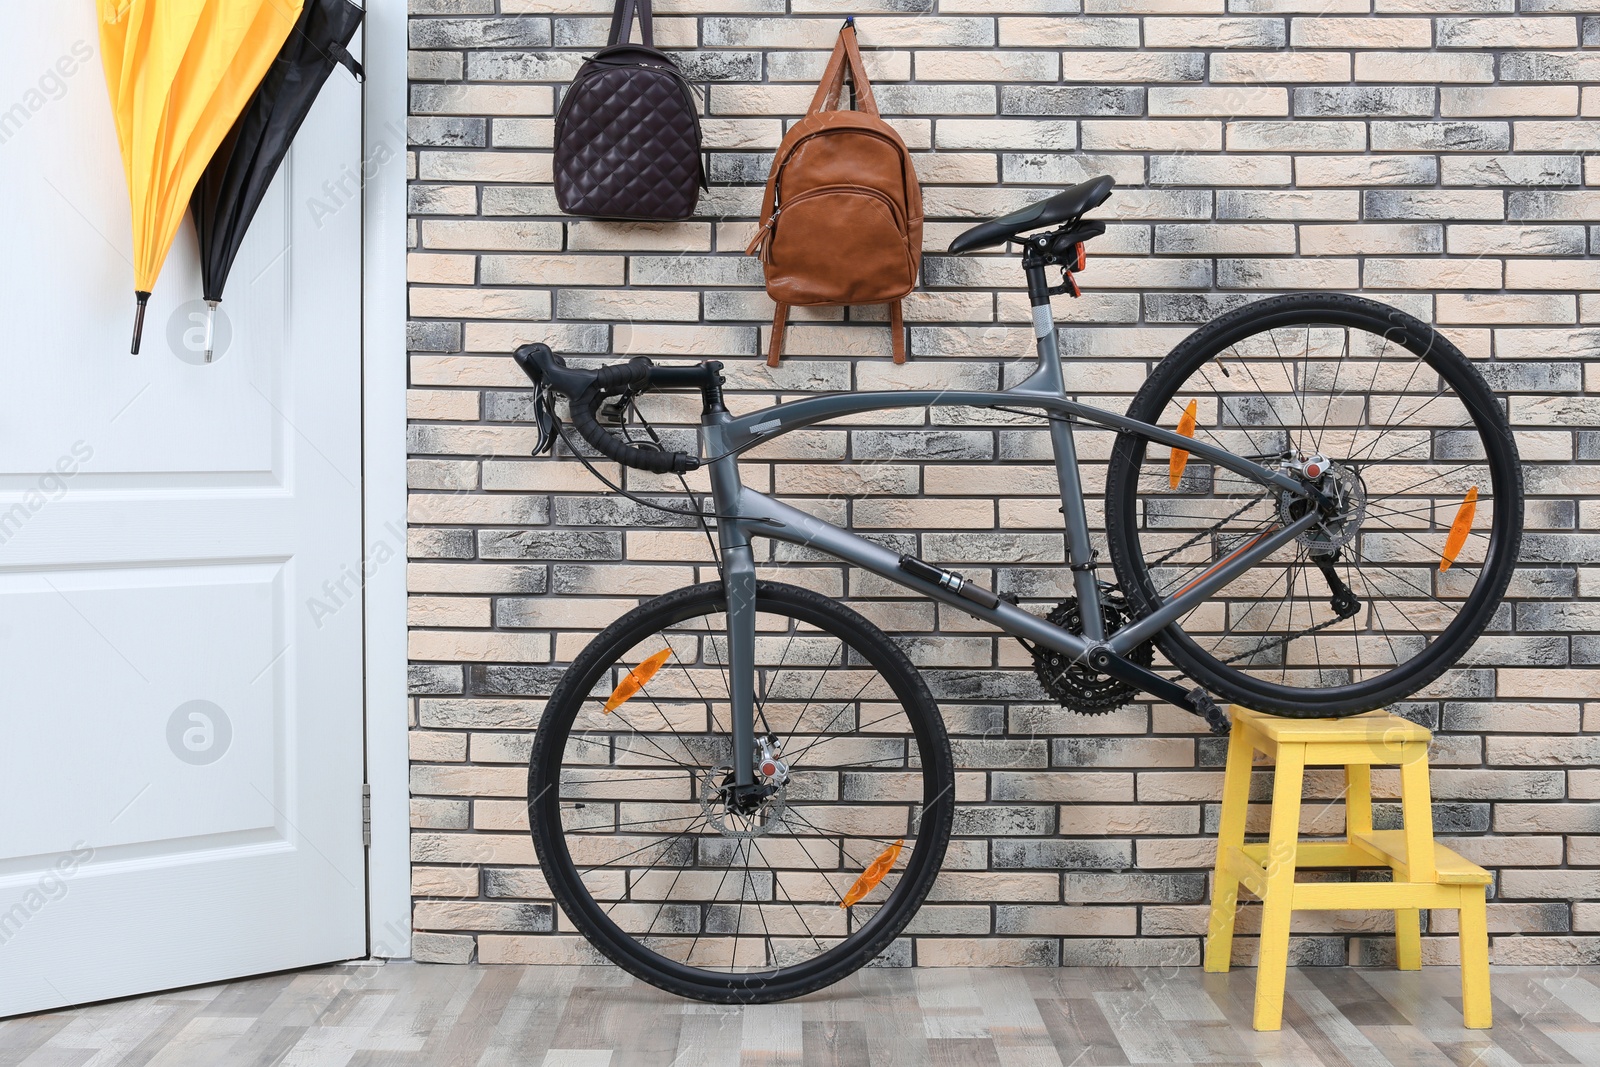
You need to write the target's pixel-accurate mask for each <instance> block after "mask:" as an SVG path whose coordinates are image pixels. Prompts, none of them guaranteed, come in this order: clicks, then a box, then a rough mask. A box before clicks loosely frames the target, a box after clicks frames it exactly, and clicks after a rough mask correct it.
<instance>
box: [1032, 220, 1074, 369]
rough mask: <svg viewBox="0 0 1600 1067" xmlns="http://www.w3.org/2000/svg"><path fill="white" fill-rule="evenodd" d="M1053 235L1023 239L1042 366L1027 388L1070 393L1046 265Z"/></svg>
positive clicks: (1034, 328) (1036, 337) (1035, 338)
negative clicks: (1051, 307)
mask: <svg viewBox="0 0 1600 1067" xmlns="http://www.w3.org/2000/svg"><path fill="white" fill-rule="evenodd" d="M1049 248H1050V238H1049V236H1048V235H1044V234H1041V235H1040V236H1038V237H1030V238H1028V239H1027V240H1025V241H1023V242H1022V272H1023V274H1025V275H1026V276H1027V279H1028V303H1029V305H1031V306H1032V308H1033V341H1034V345H1035V347H1036V348H1037V349H1038V351H1039V369H1038V370H1037V371H1036V372H1034V374H1033V375H1032V376H1031V377H1030V378H1029V379H1028V382H1027V387H1033V388H1036V389H1038V390H1041V391H1048V392H1050V393H1059V394H1061V395H1065V394H1066V381H1065V379H1064V378H1063V377H1062V375H1061V351H1060V349H1059V348H1058V347H1057V345H1056V318H1055V314H1054V312H1052V311H1051V310H1050V282H1049V280H1048V279H1047V278H1046V277H1045V273H1044V270H1045V267H1047V266H1048V265H1049V264H1050V256H1049Z"/></svg>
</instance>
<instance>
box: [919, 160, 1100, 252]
mask: <svg viewBox="0 0 1600 1067" xmlns="http://www.w3.org/2000/svg"><path fill="white" fill-rule="evenodd" d="M1116 184H1117V183H1116V182H1114V181H1112V180H1111V176H1110V175H1108V174H1102V175H1101V176H1100V177H1098V178H1093V179H1091V180H1089V181H1086V182H1081V183H1079V184H1077V185H1074V186H1073V187H1072V188H1071V189H1068V190H1067V191H1066V192H1063V193H1057V194H1056V195H1055V196H1052V197H1051V198H1050V199H1048V200H1041V201H1039V202H1038V203H1037V204H1030V205H1029V206H1028V207H1025V208H1023V209H1022V210H1021V211H1013V212H1012V213H1011V214H1009V215H1002V216H1000V217H999V218H997V219H990V220H989V221H988V222H980V223H978V225H976V226H974V227H972V229H970V230H968V231H966V232H965V233H963V234H962V235H961V236H960V237H957V238H956V239H955V240H954V241H951V242H950V251H951V252H952V253H953V254H955V255H958V256H959V255H963V254H965V253H967V252H976V251H977V250H978V249H980V248H993V247H994V246H995V245H998V244H1004V243H1005V242H1007V241H1011V240H1015V239H1016V237H1017V235H1018V234H1024V233H1028V232H1029V231H1030V230H1042V229H1044V228H1045V227H1046V226H1054V225H1055V224H1056V223H1058V222H1066V221H1068V220H1070V219H1075V218H1077V217H1078V216H1079V215H1082V214H1083V213H1084V212H1085V211H1089V210H1091V209H1092V208H1097V207H1099V206H1100V205H1101V204H1103V203H1105V202H1106V198H1107V197H1109V196H1110V195H1111V187H1112V186H1114V185H1116Z"/></svg>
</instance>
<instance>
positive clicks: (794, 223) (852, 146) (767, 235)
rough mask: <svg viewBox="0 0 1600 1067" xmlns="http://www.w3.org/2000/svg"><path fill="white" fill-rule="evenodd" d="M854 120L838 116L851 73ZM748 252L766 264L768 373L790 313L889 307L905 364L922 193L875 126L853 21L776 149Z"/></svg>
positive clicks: (898, 358)
mask: <svg viewBox="0 0 1600 1067" xmlns="http://www.w3.org/2000/svg"><path fill="white" fill-rule="evenodd" d="M847 64H848V66H849V68H850V78H851V80H852V82H854V84H855V90H856V106H857V108H858V110H855V111H840V110H837V108H838V104H839V96H840V93H841V92H842V91H843V89H844V76H845V66H846V65H847ZM745 251H746V252H747V253H756V252H757V251H759V253H760V255H761V265H762V267H763V269H764V271H765V273H766V279H767V295H768V296H770V297H772V299H773V300H775V301H777V303H778V310H777V312H776V313H775V314H774V315H773V317H772V346H771V348H770V349H769V350H768V352H767V365H768V366H772V367H776V366H777V365H778V360H779V359H780V358H781V357H782V356H783V328H784V325H785V323H786V321H787V320H788V316H789V308H790V306H791V305H798V306H802V307H818V306H838V305H842V304H878V303H883V302H888V304H889V333H890V336H891V337H892V338H893V341H894V361H895V362H896V363H904V362H905V360H906V343H905V324H904V320H903V319H902V317H901V313H900V298H901V297H903V296H905V295H906V294H907V293H909V292H911V290H912V289H915V288H916V285H917V268H918V267H919V266H920V265H921V263H922V187H921V186H919V185H918V184H917V175H916V172H915V171H914V170H912V169H911V156H910V155H909V154H908V153H907V152H906V146H905V142H904V141H902V140H900V135H899V134H897V133H895V132H894V130H893V129H892V128H891V127H890V126H889V124H888V123H886V122H884V121H883V120H882V119H880V118H879V117H878V105H877V103H876V102H875V101H874V100H873V98H872V86H871V85H869V84H868V83H867V72H866V70H865V69H864V68H863V66H862V63H861V52H860V50H859V49H858V48H857V47H856V31H855V23H854V20H850V21H847V22H846V23H845V25H844V28H843V29H841V30H840V31H839V40H838V42H837V43H836V44H835V45H834V46H833V56H832V58H831V59H829V61H828V68H827V70H826V71H824V72H823V75H822V83H821V84H820V85H818V86H817V95H816V97H815V98H813V99H812V101H811V109H810V110H809V111H807V112H806V116H805V118H803V119H801V120H800V121H799V122H797V123H796V124H795V125H794V127H793V128H791V129H790V130H789V132H788V134H787V135H785V136H784V138H783V142H782V143H781V144H780V145H779V146H778V154H777V156H776V157H775V158H774V159H773V161H772V173H771V174H770V175H769V176H768V177H767V193H766V196H765V197H764V198H763V200H762V202H761V228H760V229H759V230H757V231H756V236H755V239H754V240H752V241H751V242H750V247H749V248H747V249H745Z"/></svg>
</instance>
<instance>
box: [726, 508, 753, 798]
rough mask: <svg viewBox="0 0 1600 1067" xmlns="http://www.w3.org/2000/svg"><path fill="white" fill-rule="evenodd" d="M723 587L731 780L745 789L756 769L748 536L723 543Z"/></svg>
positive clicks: (751, 781)
mask: <svg viewBox="0 0 1600 1067" xmlns="http://www.w3.org/2000/svg"><path fill="white" fill-rule="evenodd" d="M726 525H728V526H737V525H738V524H737V523H728V524H726ZM725 540H726V538H725ZM722 586H723V589H724V590H725V591H726V593H727V596H728V697H729V701H730V703H731V705H732V706H731V708H730V709H729V710H730V713H731V714H732V715H733V781H734V785H735V786H739V787H748V786H752V785H754V784H755V766H756V741H755V728H756V561H755V553H754V552H753V551H751V548H750V539H749V538H748V537H746V538H744V543H743V544H736V545H728V544H726V543H724V544H723V546H722Z"/></svg>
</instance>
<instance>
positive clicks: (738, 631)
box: [701, 402, 756, 790]
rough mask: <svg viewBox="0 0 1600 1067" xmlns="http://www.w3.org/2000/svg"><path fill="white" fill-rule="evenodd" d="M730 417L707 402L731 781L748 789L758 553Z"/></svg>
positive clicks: (751, 775) (753, 744)
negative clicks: (724, 603)
mask: <svg viewBox="0 0 1600 1067" xmlns="http://www.w3.org/2000/svg"><path fill="white" fill-rule="evenodd" d="M731 419H732V416H730V415H729V414H728V412H727V410H726V409H724V408H723V407H722V405H721V403H720V402H718V403H717V404H715V405H713V404H711V403H709V402H708V403H707V405H706V411H705V413H704V415H703V418H702V423H701V425H702V426H703V427H704V429H705V435H706V451H707V453H708V454H710V455H714V456H720V458H718V459H714V460H712V461H711V462H710V463H708V464H707V468H708V473H709V474H710V475H711V499H712V501H713V503H714V505H715V510H716V514H717V516H718V517H717V540H718V541H719V542H720V544H719V547H720V549H721V551H722V589H723V592H724V594H725V595H726V596H727V598H728V614H727V619H728V634H727V641H728V646H727V647H728V702H729V708H728V711H729V714H730V715H732V716H733V784H734V786H735V787H736V788H740V789H742V790H748V789H749V788H751V787H752V786H754V785H755V768H756V741H755V730H756V557H755V551H754V550H753V549H752V548H751V547H750V531H749V529H748V528H747V526H746V524H745V523H744V522H742V521H741V520H739V519H737V518H733V517H732V516H736V515H738V514H739V506H740V505H739V497H740V484H739V464H738V460H737V459H735V458H734V457H733V456H731V455H727V454H726V453H727V451H728V450H727V448H726V445H725V442H724V441H723V439H722V433H721V428H722V426H723V425H724V424H725V423H727V422H729V421H730V420H731Z"/></svg>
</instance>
